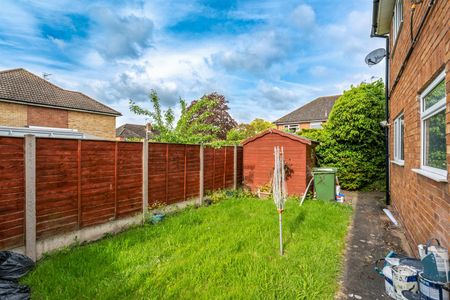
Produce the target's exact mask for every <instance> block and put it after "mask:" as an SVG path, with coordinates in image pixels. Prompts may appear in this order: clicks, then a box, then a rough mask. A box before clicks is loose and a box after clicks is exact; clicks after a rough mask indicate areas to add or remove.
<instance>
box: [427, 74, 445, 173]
mask: <svg viewBox="0 0 450 300" xmlns="http://www.w3.org/2000/svg"><path fill="white" fill-rule="evenodd" d="M442 80H444V85H445V71H443V72H442V73H440V74H439V75H438V76H436V78H435V79H434V80H433V81H432V82H431V83H430V84H429V85H428V86H427V87H426V88H425V90H424V91H423V92H422V93H421V94H420V169H422V170H423V171H426V172H430V173H433V174H436V175H438V176H442V177H445V179H447V175H448V171H447V170H443V169H438V168H434V167H430V166H426V165H424V161H425V155H426V152H425V149H426V138H425V130H424V129H425V122H426V121H427V120H428V119H429V118H431V117H433V116H435V115H437V114H438V113H440V112H442V111H445V110H446V98H447V97H446V96H447V95H446V94H447V93H446V94H445V95H444V97H443V98H442V99H441V100H439V102H437V103H435V104H434V105H433V106H431V107H429V108H428V109H425V110H424V107H425V105H424V100H425V97H426V96H427V95H428V94H429V93H430V92H431V91H432V90H433V89H434V88H435V87H436V86H438V84H439V83H441V81H442ZM446 149H447V146H446ZM447 168H448V166H447Z"/></svg>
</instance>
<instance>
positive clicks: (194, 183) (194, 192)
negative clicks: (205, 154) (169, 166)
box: [185, 145, 200, 199]
mask: <svg viewBox="0 0 450 300" xmlns="http://www.w3.org/2000/svg"><path fill="white" fill-rule="evenodd" d="M185 186H186V199H189V198H193V197H198V196H199V193H200V146H197V145H187V146H186V184H185Z"/></svg>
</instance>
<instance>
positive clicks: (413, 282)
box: [392, 265, 419, 300]
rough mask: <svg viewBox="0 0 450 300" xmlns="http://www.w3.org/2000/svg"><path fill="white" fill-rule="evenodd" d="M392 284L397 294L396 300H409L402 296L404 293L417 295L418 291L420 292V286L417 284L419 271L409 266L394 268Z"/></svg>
mask: <svg viewBox="0 0 450 300" xmlns="http://www.w3.org/2000/svg"><path fill="white" fill-rule="evenodd" d="M392 282H393V285H394V289H395V292H396V294H397V298H396V299H405V300H408V299H407V298H405V297H404V296H403V295H402V292H403V291H410V292H413V293H417V291H418V290H419V285H418V283H417V271H416V270H414V269H413V268H411V267H408V266H404V265H399V266H393V267H392Z"/></svg>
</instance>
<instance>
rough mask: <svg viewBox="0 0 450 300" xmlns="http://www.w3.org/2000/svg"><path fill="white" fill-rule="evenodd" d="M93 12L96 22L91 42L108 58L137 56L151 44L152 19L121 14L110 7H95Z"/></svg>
mask: <svg viewBox="0 0 450 300" xmlns="http://www.w3.org/2000/svg"><path fill="white" fill-rule="evenodd" d="M91 13H92V15H93V16H94V17H93V19H94V20H95V22H96V26H95V27H94V28H93V32H91V35H92V40H91V43H92V45H93V47H94V48H96V49H97V50H98V52H99V53H100V54H101V55H102V56H104V57H105V58H106V59H116V58H124V57H125V58H137V57H139V56H140V55H141V54H142V53H143V51H144V49H146V48H148V47H149V46H150V41H151V38H152V31H153V22H152V20H150V19H148V18H146V17H139V16H136V15H125V16H121V15H118V14H117V13H115V12H113V11H112V10H111V9H109V8H95V9H94V10H93V11H92V12H91Z"/></svg>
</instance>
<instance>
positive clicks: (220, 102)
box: [187, 92, 237, 140]
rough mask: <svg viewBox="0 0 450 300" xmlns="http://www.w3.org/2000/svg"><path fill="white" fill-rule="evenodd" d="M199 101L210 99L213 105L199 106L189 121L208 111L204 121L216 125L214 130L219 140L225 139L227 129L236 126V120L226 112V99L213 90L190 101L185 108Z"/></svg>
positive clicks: (189, 108)
mask: <svg viewBox="0 0 450 300" xmlns="http://www.w3.org/2000/svg"><path fill="white" fill-rule="evenodd" d="M200 101H208V102H209V101H211V102H214V105H212V106H202V107H201V108H199V109H197V110H196V111H195V113H192V114H191V118H190V119H189V122H193V121H195V120H196V119H197V118H198V117H199V116H201V115H202V114H204V113H205V112H208V117H207V118H206V119H205V120H204V122H205V123H206V124H209V125H212V126H215V127H217V128H218V129H217V131H216V132H215V134H216V135H217V138H218V139H219V140H225V139H226V137H227V133H228V131H230V130H231V129H232V128H234V127H236V126H237V123H236V121H235V120H234V119H233V118H232V117H231V116H230V114H229V113H228V110H229V107H228V101H227V100H226V99H225V97H224V96H223V95H220V94H218V93H216V92H214V93H211V94H208V95H204V96H203V97H201V98H200V99H199V100H194V101H192V103H191V105H189V107H188V108H187V110H191V108H192V107H193V106H195V105H196V104H197V102H200Z"/></svg>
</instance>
